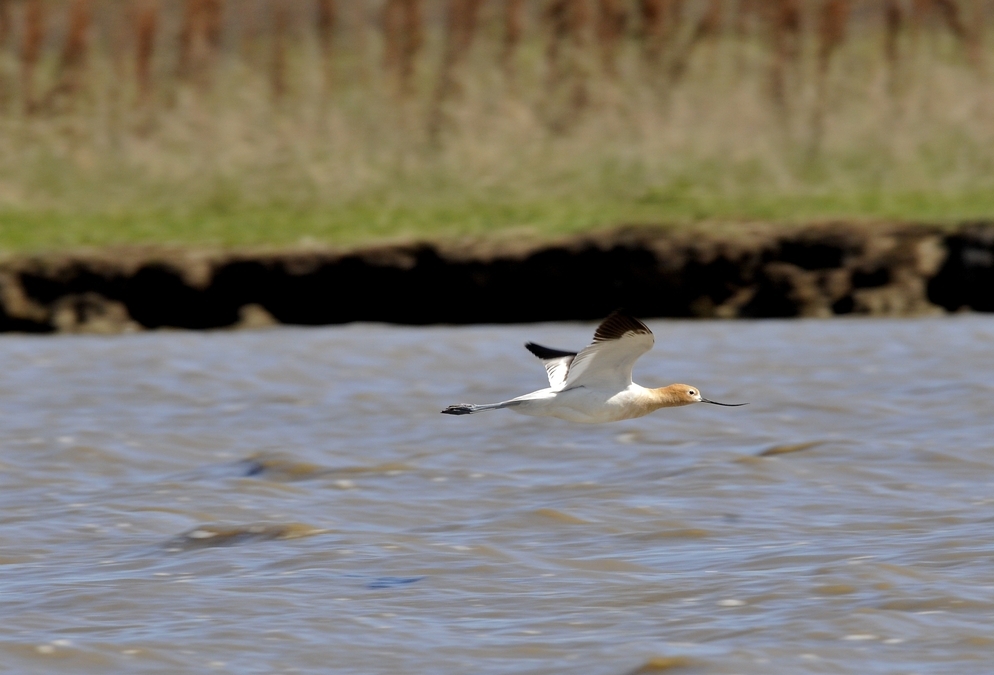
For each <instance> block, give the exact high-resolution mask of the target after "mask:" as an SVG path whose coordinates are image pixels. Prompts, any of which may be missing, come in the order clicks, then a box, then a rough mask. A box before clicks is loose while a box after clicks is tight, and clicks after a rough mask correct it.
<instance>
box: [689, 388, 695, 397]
mask: <svg viewBox="0 0 994 675" xmlns="http://www.w3.org/2000/svg"><path fill="white" fill-rule="evenodd" d="M687 393H688V394H690V395H691V396H697V392H696V391H694V390H693V389H691V390H690V391H688V392H687Z"/></svg>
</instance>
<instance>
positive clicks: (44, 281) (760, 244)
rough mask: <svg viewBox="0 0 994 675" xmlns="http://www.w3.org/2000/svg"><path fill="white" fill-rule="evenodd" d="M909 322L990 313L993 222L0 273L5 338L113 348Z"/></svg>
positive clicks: (116, 257) (167, 258) (234, 257)
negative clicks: (776, 320)
mask: <svg viewBox="0 0 994 675" xmlns="http://www.w3.org/2000/svg"><path fill="white" fill-rule="evenodd" d="M618 307H625V308H627V309H628V310H629V311H631V312H633V313H635V314H637V315H639V316H642V317H646V318H655V317H699V318H768V317H828V316H836V315H850V314H856V315H872V316H912V315H921V314H939V313H943V312H956V311H963V310H972V311H978V312H992V311H994V223H966V224H963V225H961V226H959V227H955V228H939V227H931V226H923V225H907V224H893V225H881V224H879V223H878V224H872V225H869V224H867V225H855V224H845V223H831V224H821V225H817V226H811V227H804V228H797V229H789V230H788V229H785V228H782V227H779V228H776V227H762V226H748V227H743V228H741V229H738V230H734V231H730V232H716V233H713V234H709V233H707V232H694V233H689V232H680V231H673V230H670V229H665V228H652V227H619V228H616V229H612V230H608V231H601V232H595V233H590V234H584V235H579V236H574V237H569V238H563V239H559V240H554V241H545V242H541V243H536V242H532V243H529V242H511V241H503V242H471V243H466V242H462V243H458V244H456V243H447V244H441V243H431V242H416V243H406V244H392V245H380V246H371V247H365V248H356V249H351V250H343V249H331V248H328V249H318V250H316V249H308V250H285V251H267V252H258V251H255V252H246V251H221V250H216V251H210V250H186V249H152V248H127V249H123V248H122V249H107V250H93V251H79V252H73V253H65V254H46V255H33V256H9V257H7V258H6V259H4V260H2V261H0V331H21V332H41V333H44V332H84V333H113V332H122V331H128V330H141V329H154V328H166V327H175V328H187V329H212V328H229V327H232V328H238V327H258V326H264V325H269V324H273V323H284V324H297V325H324V324H339V323H347V322H352V321H380V322H389V323H398V324H413V325H420V324H432V323H451V324H461V323H507V322H528V321H555V320H579V319H597V318H600V317H603V316H605V315H606V314H607V313H608V312H610V311H611V310H613V309H615V308H618Z"/></svg>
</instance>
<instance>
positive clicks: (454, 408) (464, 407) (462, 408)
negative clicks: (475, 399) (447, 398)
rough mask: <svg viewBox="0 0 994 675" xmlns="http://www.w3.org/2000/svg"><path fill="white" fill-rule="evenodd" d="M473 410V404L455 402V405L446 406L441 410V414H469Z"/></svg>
mask: <svg viewBox="0 0 994 675" xmlns="http://www.w3.org/2000/svg"><path fill="white" fill-rule="evenodd" d="M474 412H475V411H474V410H473V406H471V405H470V404H469V403H457V404H456V405H450V406H449V407H448V408H446V409H445V410H443V411H442V414H443V415H471V414H473V413H474Z"/></svg>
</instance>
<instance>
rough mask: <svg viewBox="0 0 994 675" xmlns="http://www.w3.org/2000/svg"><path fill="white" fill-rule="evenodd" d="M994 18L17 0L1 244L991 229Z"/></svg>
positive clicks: (959, 13) (568, 2)
mask: <svg viewBox="0 0 994 675" xmlns="http://www.w3.org/2000/svg"><path fill="white" fill-rule="evenodd" d="M992 20H994V1H992V0H60V1H55V0H0V249H3V250H7V251H26V250H41V249H65V248H72V247H77V246H83V245H105V244H129V243H170V244H172V243H179V244H193V245H224V246H270V245H279V246H282V245H308V244H311V243H333V244H352V243H358V242H368V241H372V240H378V239H396V238H410V237H427V238H440V237H454V236H467V235H469V236H500V237H518V236H526V235H527V236H547V235H554V234H563V233H568V232H576V231H582V230H585V229H590V228H594V227H603V226H610V225H615V224H620V223H652V224H663V225H668V226H672V227H691V228H694V227H698V228H703V227H727V226H729V224H732V225H734V224H735V223H738V222H743V221H749V220H764V221H773V222H777V223H783V224H785V225H790V224H792V223H797V222H810V221H812V220H825V219H831V218H844V219H848V220H854V219H858V220H871V221H872V220H887V219H904V220H913V221H927V222H940V223H942V222H950V223H951V222H954V221H960V220H963V219H974V218H985V217H989V216H991V215H992V214H994V171H992V169H994V82H992V79H991V78H992V73H991V66H992V60H991V50H990V48H989V44H988V41H987V40H986V37H987V35H986V33H987V28H988V26H989V25H990V23H991V21H992Z"/></svg>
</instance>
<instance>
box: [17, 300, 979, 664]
mask: <svg viewBox="0 0 994 675" xmlns="http://www.w3.org/2000/svg"><path fill="white" fill-rule="evenodd" d="M651 326H652V328H653V329H654V331H655V332H656V335H657V346H656V349H655V350H654V351H652V352H650V353H649V354H648V355H646V356H645V357H643V359H642V360H641V361H640V362H639V364H638V367H637V368H636V379H637V381H639V382H641V383H642V384H646V385H660V384H667V383H669V382H671V381H684V382H688V383H690V384H693V385H696V386H699V387H701V388H702V389H703V391H704V395H705V396H708V397H712V398H715V399H717V400H722V401H731V402H735V401H742V400H747V401H750V402H751V405H749V406H747V407H744V408H734V409H733V408H718V407H716V406H705V405H699V406H695V407H691V408H684V409H677V410H669V411H660V412H658V413H655V414H654V415H652V416H650V417H646V418H642V419H638V420H632V421H628V422H622V423H618V424H613V425H603V426H581V425H570V424H567V423H565V422H560V421H558V420H543V419H533V418H527V417H522V416H518V415H514V414H513V413H510V412H508V411H497V412H492V413H487V414H480V415H475V416H472V417H448V416H443V415H440V414H438V413H439V410H441V409H442V407H444V406H445V405H447V404H449V403H455V402H460V401H464V400H466V401H472V402H489V401H495V400H500V399H503V398H508V397H510V396H513V395H517V394H521V393H524V392H526V391H530V390H532V389H536V388H539V387H541V386H543V382H544V373H543V371H542V368H541V366H540V364H539V362H538V361H537V360H536V359H534V358H533V357H532V356H531V355H529V354H528V353H527V352H526V351H525V350H524V349H523V348H522V343H523V342H524V341H525V340H530V339H533V340H536V341H539V342H541V343H543V344H548V345H550V346H553V347H562V348H571V347H572V348H575V347H580V346H582V345H584V344H586V342H587V340H588V339H589V337H590V335H591V331H592V328H593V326H592V325H581V324H545V325H531V326H501V327H491V326H479V327H468V328H397V327H385V326H372V325H353V326H347V327H340V328H322V329H276V330H271V331H264V332H258V333H224V332H217V333H199V334H195V333H182V332H171V333H170V332H162V333H148V334H140V335H131V336H122V337H110V338H87V337H46V338H39V337H18V336H6V337H3V338H2V339H0V364H2V373H3V376H2V377H0V412H2V414H0V453H2V454H0V481H2V490H0V518H2V527H0V579H2V581H0V602H2V604H0V607H2V608H3V610H2V611H3V617H4V618H3V622H2V628H0V667H5V668H6V669H7V671H6V672H32V673H41V672H73V673H86V672H92V673H106V672H123V671H127V672H149V673H166V672H206V671H210V670H215V671H220V672H225V671H227V672H235V673H277V672H280V673H296V672H314V673H323V672H336V673H364V674H365V673H425V674H436V673H454V674H465V673H474V674H475V673H585V674H586V673H591V674H595V675H596V674H604V675H623V674H625V673H631V672H633V671H638V672H644V673H648V672H661V671H663V670H666V669H668V668H674V669H675V670H676V672H691V673H693V672H698V673H757V674H758V673H763V674H766V673H790V674H794V673H840V672H852V673H874V674H875V673H888V674H889V673H957V674H960V675H962V674H964V673H986V672H991V671H992V669H994V375H992V370H994V368H992V366H994V318H992V317H986V316H961V317H956V318H943V319H925V320H901V321H887V320H851V321H850V320H834V321H794V322H772V321H771V322H762V323H748V322H661V321H657V322H652V323H651ZM764 454H765V456H760V455H764ZM0 669H2V668H0Z"/></svg>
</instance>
